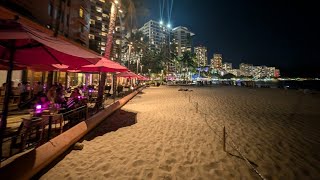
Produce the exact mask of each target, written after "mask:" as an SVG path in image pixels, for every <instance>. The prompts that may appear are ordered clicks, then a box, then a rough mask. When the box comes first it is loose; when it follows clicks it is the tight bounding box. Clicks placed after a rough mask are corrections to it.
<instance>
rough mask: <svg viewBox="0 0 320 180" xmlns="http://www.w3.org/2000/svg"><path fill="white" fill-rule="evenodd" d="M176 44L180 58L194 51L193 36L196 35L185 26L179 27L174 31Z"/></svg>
mask: <svg viewBox="0 0 320 180" xmlns="http://www.w3.org/2000/svg"><path fill="white" fill-rule="evenodd" d="M172 32H173V37H174V42H175V43H176V45H177V47H176V48H177V53H178V56H182V53H183V52H186V51H190V52H191V51H192V49H191V48H192V36H194V35H195V34H194V33H193V32H191V31H190V30H189V29H188V28H186V27H183V26H178V27H176V28H173V29H172Z"/></svg>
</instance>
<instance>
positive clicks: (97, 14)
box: [89, 0, 111, 54]
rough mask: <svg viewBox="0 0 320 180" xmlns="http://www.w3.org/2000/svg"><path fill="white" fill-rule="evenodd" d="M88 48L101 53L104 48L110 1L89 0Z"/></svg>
mask: <svg viewBox="0 0 320 180" xmlns="http://www.w3.org/2000/svg"><path fill="white" fill-rule="evenodd" d="M90 5H91V10H90V34H89V48H90V49H92V50H94V51H96V52H97V53H99V54H103V53H104V51H105V48H106V41H107V34H108V25H109V14H110V12H109V10H110V7H111V3H106V2H102V1H100V0H91V1H90Z"/></svg>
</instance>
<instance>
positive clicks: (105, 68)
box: [78, 57, 128, 72]
mask: <svg viewBox="0 0 320 180" xmlns="http://www.w3.org/2000/svg"><path fill="white" fill-rule="evenodd" d="M78 70H80V71H82V72H125V71H128V69H127V68H126V67H125V66H122V65H120V64H119V63H116V62H114V61H111V60H109V59H107V58H105V57H103V58H101V60H100V61H98V62H97V63H96V64H92V65H86V66H82V67H80V68H79V69H78Z"/></svg>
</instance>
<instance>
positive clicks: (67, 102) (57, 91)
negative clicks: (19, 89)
mask: <svg viewBox="0 0 320 180" xmlns="http://www.w3.org/2000/svg"><path fill="white" fill-rule="evenodd" d="M66 93H67V92H66V91H65V90H64V87H63V86H62V85H61V84H54V85H53V86H51V87H50V89H49V90H48V91H47V93H41V94H39V95H38V98H37V99H38V100H37V103H36V105H35V106H37V105H41V107H42V109H49V108H50V107H51V106H53V105H56V104H58V105H59V106H60V107H65V108H66V109H72V108H76V107H78V106H80V105H82V104H83V103H82V99H84V98H83V94H82V92H81V90H79V88H74V90H73V91H72V93H71V94H70V97H68V98H66Z"/></svg>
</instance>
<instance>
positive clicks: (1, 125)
mask: <svg viewBox="0 0 320 180" xmlns="http://www.w3.org/2000/svg"><path fill="white" fill-rule="evenodd" d="M14 44H15V40H12V41H11V45H12V47H11V48H10V59H9V69H8V73H7V80H6V91H5V95H4V100H3V108H2V115H1V123H0V141H1V142H0V160H1V159H2V142H3V135H4V132H5V130H6V128H7V116H8V111H9V101H10V92H11V91H12V89H11V88H12V87H11V85H12V84H11V79H12V70H13V59H14V54H15V48H14Z"/></svg>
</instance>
